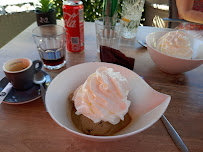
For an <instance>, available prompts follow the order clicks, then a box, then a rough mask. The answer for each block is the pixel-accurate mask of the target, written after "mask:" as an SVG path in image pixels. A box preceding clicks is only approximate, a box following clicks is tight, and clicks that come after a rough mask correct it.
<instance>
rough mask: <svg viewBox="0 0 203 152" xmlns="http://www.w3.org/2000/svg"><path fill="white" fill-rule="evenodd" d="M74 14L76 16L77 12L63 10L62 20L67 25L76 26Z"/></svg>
mask: <svg viewBox="0 0 203 152" xmlns="http://www.w3.org/2000/svg"><path fill="white" fill-rule="evenodd" d="M76 16H78V13H77V14H76V13H73V14H69V13H65V12H64V21H65V22H66V26H67V27H70V28H76V19H75V18H76Z"/></svg>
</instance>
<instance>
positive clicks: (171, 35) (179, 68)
mask: <svg viewBox="0 0 203 152" xmlns="http://www.w3.org/2000/svg"><path fill="white" fill-rule="evenodd" d="M146 43H147V49H148V51H149V54H150V56H151V58H152V60H153V61H154V63H155V64H156V65H157V66H158V68H159V69H160V70H162V71H164V72H166V73H170V74H178V73H183V72H187V71H190V70H193V69H195V68H196V67H198V66H200V65H201V64H202V63H203V41H201V40H199V39H196V38H194V37H192V36H190V35H189V34H187V33H186V32H185V31H183V30H171V31H168V30H167V31H163V32H153V33H150V34H149V35H147V37H146Z"/></svg>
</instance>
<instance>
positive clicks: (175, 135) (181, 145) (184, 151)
mask: <svg viewBox="0 0 203 152" xmlns="http://www.w3.org/2000/svg"><path fill="white" fill-rule="evenodd" d="M161 120H162V122H163V123H164V125H165V127H166V129H167V131H168V133H169V135H170V136H171V138H172V139H173V141H174V143H175V144H176V145H177V147H178V148H179V149H180V150H181V151H182V152H189V151H188V149H187V147H186V145H185V144H184V142H183V141H182V139H181V138H180V136H179V135H178V133H177V132H176V131H175V129H174V128H173V126H172V125H171V124H170V122H169V121H168V120H167V119H166V117H165V116H164V115H162V117H161Z"/></svg>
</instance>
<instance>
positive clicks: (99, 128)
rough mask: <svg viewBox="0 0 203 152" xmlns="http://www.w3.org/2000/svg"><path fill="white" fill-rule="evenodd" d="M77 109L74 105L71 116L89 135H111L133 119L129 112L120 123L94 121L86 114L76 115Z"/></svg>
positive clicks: (81, 129)
mask: <svg viewBox="0 0 203 152" xmlns="http://www.w3.org/2000/svg"><path fill="white" fill-rule="evenodd" d="M68 99H69V102H72V103H73V101H72V94H71V95H70V96H69V98H68ZM75 112H76V109H75V106H74V105H73V108H72V110H71V118H72V121H73V123H74V125H75V126H76V128H78V129H79V130H80V131H82V132H83V133H85V134H87V135H94V136H111V135H113V134H115V133H117V132H118V131H120V130H122V129H123V128H125V127H126V126H127V125H128V124H129V123H130V121H131V118H130V115H129V114H128V113H127V114H126V115H125V117H124V121H122V120H121V121H120V122H119V123H118V124H116V125H113V124H111V123H109V122H104V121H100V122H98V123H94V122H93V121H92V120H91V119H89V118H87V117H85V116H84V115H82V114H81V115H76V114H75Z"/></svg>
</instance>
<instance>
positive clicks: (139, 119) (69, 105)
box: [45, 62, 171, 142]
mask: <svg viewBox="0 0 203 152" xmlns="http://www.w3.org/2000/svg"><path fill="white" fill-rule="evenodd" d="M71 94H74V95H73V97H70V95H71ZM87 97H88V98H87ZM87 99H88V100H87ZM70 100H72V101H70ZM170 100H171V97H170V96H169V95H166V94H162V93H159V92H157V91H155V90H154V89H153V88H151V87H150V86H149V85H148V84H147V83H146V82H145V81H144V80H143V79H142V78H141V77H140V76H139V75H137V74H136V73H135V72H133V71H131V70H129V69H127V68H125V67H122V66H119V65H115V64H110V63H104V62H89V63H83V64H79V65H76V66H72V67H70V68H68V69H66V70H64V71H63V72H61V73H60V74H59V75H57V76H56V77H55V78H54V80H53V81H52V83H51V84H50V86H49V88H48V90H47V92H46V98H45V101H46V106H47V110H48V112H49V114H50V116H51V118H52V119H53V120H54V121H55V122H56V123H57V124H58V125H60V126H61V127H63V128H65V129H66V130H67V131H68V133H70V134H74V135H76V136H77V137H78V138H85V139H87V140H92V141H98V142H105V141H113V140H118V139H122V138H126V137H129V136H133V135H135V134H137V133H139V132H142V131H143V130H145V129H147V128H149V127H150V126H152V125H153V124H154V123H155V122H156V121H158V120H159V119H160V117H161V116H162V115H163V113H164V112H165V110H166V109H167V107H168V104H169V102H170ZM73 102H74V103H73ZM84 102H85V103H84ZM92 105H93V106H92ZM73 109H75V111H74V112H73ZM126 115H129V116H127V118H126ZM78 117H85V121H83V120H84V119H83V118H82V119H78ZM76 119H77V120H79V121H81V122H80V123H83V127H84V128H85V127H90V125H89V122H90V121H91V123H95V124H100V123H101V122H102V123H104V124H103V125H104V126H107V127H105V128H107V130H108V129H109V128H113V127H114V126H116V125H119V123H125V121H126V120H127V123H125V125H124V126H122V127H119V129H115V130H116V131H113V132H111V133H110V134H106V131H103V132H100V131H99V134H96V135H94V133H93V134H92V132H91V131H90V132H91V133H89V131H87V132H84V130H81V129H80V128H78V127H77V124H75V123H74V120H76ZM77 120H76V121H75V122H76V123H77V122H79V121H77ZM106 123H108V124H106ZM109 124H110V125H111V127H109ZM91 127H92V126H91ZM108 127H109V128H108ZM85 129H86V128H85ZM93 130H94V128H93Z"/></svg>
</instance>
